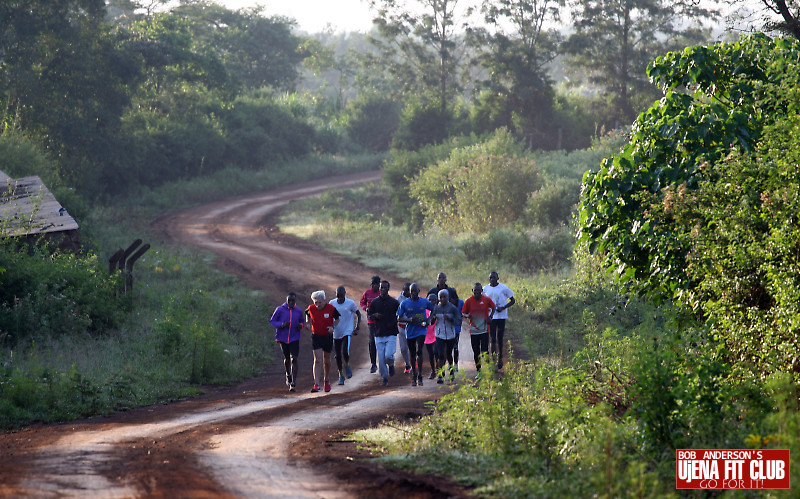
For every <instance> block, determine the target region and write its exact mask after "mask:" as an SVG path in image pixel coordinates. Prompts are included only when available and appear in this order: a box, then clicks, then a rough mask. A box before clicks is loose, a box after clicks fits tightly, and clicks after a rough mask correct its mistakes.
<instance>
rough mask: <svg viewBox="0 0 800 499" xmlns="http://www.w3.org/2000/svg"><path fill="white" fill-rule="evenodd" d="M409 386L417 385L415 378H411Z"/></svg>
mask: <svg viewBox="0 0 800 499" xmlns="http://www.w3.org/2000/svg"><path fill="white" fill-rule="evenodd" d="M411 386H417V378H412V379H411Z"/></svg>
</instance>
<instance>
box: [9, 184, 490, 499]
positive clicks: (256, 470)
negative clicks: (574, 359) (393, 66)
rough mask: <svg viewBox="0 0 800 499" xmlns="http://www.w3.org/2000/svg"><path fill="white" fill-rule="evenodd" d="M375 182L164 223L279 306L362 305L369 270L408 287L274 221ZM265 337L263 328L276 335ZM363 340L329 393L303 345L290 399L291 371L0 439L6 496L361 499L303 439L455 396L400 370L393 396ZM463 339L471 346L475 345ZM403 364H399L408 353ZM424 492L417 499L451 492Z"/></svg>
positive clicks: (255, 199) (226, 205)
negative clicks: (315, 295) (314, 377)
mask: <svg viewBox="0 0 800 499" xmlns="http://www.w3.org/2000/svg"><path fill="white" fill-rule="evenodd" d="M379 179H380V172H371V173H367V174H363V173H362V174H356V175H348V176H342V177H336V178H333V179H322V180H318V181H314V182H309V183H304V184H301V185H297V186H290V187H287V188H284V189H280V190H275V191H269V192H264V193H260V194H253V195H248V196H243V197H239V198H236V199H232V200H228V201H224V202H217V203H211V204H206V205H202V206H196V207H192V208H189V209H186V210H182V211H179V212H175V213H171V214H168V215H165V216H164V217H162V218H161V219H160V220H158V221H157V223H156V224H155V225H156V228H157V229H158V230H159V231H160V232H161V233H162V234H163V235H164V236H165V237H166V238H167V239H168V240H171V241H173V242H174V243H175V244H180V245H184V246H192V247H197V248H201V249H204V250H207V251H210V252H212V253H214V254H215V255H217V265H218V266H220V267H221V268H223V269H225V270H226V271H228V272H231V273H233V274H235V275H237V276H239V277H240V278H241V279H242V281H244V282H245V283H247V284H248V285H250V286H251V287H253V288H256V289H261V290H264V291H266V292H267V294H268V296H270V297H280V298H277V299H276V305H277V304H279V302H280V301H282V297H283V296H285V294H286V292H287V291H289V290H293V291H295V292H297V293H298V296H299V297H302V298H305V302H308V296H309V295H310V293H311V292H312V291H313V290H316V289H324V290H326V292H329V293H332V292H333V289H335V288H336V286H339V285H344V286H345V287H346V288H347V289H348V295H349V296H350V297H351V298H353V299H355V300H356V301H358V299H359V297H360V296H361V293H362V292H363V289H365V288H366V287H367V286H368V283H369V278H370V276H372V275H373V274H375V273H379V274H380V275H382V276H384V277H386V278H388V279H389V280H390V281H391V282H392V284H393V288H397V287H398V286H397V285H396V283H397V284H399V280H398V279H397V278H396V277H394V276H387V275H385V273H381V272H380V271H379V270H378V269H372V268H368V267H365V266H362V265H360V264H359V263H357V262H354V261H352V260H349V259H347V258H344V257H341V256H338V255H333V254H330V253H327V252H325V251H324V250H323V249H321V248H319V247H317V246H315V245H313V244H311V243H308V242H306V241H303V240H300V239H297V238H294V237H291V236H288V235H285V234H281V233H280V232H279V231H278V230H277V228H275V227H274V225H272V224H271V223H270V220H271V219H272V217H274V216H275V215H276V212H277V210H279V209H280V208H281V207H283V206H284V205H285V204H286V203H288V202H290V201H292V200H296V199H301V198H304V197H310V196H314V195H317V194H319V193H321V192H323V191H325V190H327V189H333V188H344V187H349V186H355V185H358V184H361V183H365V182H374V181H378V180H379ZM430 280H432V279H430ZM393 294H396V290H395V289H393ZM269 329H270V328H269V326H268V325H266V319H265V338H267V340H268V339H269V338H270V337H271V331H269ZM465 336H466V335H465ZM366 339H367V334H366V328H362V334H361V335H359V336H357V337H354V341H353V346H352V364H353V365H354V366H358V367H357V368H356V369H355V370H354V376H353V378H352V379H350V380H348V381H347V383H346V384H345V385H344V386H338V385H334V386H333V390H332V391H331V392H330V393H314V394H312V393H310V392H307V391H306V390H307V389H308V388H310V386H311V384H312V382H311V367H310V366H311V363H310V358H311V352H310V341H308V339H307V338H304V340H303V342H301V359H300V360H301V365H300V375H299V376H298V392H296V393H289V392H288V391H286V387H285V386H284V384H283V374H282V372H283V369H282V365H273V366H269V367H268V368H267V369H266V371H265V374H263V375H261V376H259V377H257V378H255V379H253V380H249V381H247V382H245V383H242V384H240V385H237V386H234V387H230V388H226V389H221V390H217V391H212V393H210V394H208V395H207V396H203V397H199V398H197V399H193V400H187V401H183V402H177V403H173V404H166V405H160V406H153V407H147V408H141V409H136V410H133V411H129V412H126V413H120V414H116V415H113V416H111V417H107V418H97V419H94V420H88V421H81V422H74V423H69V424H63V425H51V426H43V427H39V428H33V429H31V430H28V431H23V432H15V433H7V434H3V435H0V455H2V457H3V459H2V465H0V496H2V497H54V498H60V497H81V498H91V497H97V498H116V497H120V498H130V497H168V498H172V497H185V498H192V497H197V498H200V497H203V498H206V497H220V498H227V497H237V498H238V497H244V498H278V497H280V498H283V497H297V498H338V497H363V496H364V495H367V492H365V488H364V486H363V484H362V485H358V484H355V483H351V482H350V481H349V480H345V479H343V478H342V476H341V475H339V474H334V473H328V472H326V471H325V469H320V468H317V467H315V466H314V465H313V464H312V463H311V462H310V461H309V460H307V459H303V458H301V457H298V453H297V452H296V448H297V447H298V446H300V445H301V444H302V445H303V446H305V447H309V446H311V448H312V449H313V448H314V445H315V443H314V442H313V441H312V442H311V443H309V442H308V441H305V442H304V440H303V439H306V440H307V439H309V438H314V437H313V435H315V434H316V433H315V432H322V433H325V431H326V430H331V429H351V428H359V427H366V426H369V425H371V424H375V423H376V422H379V421H381V420H382V419H384V418H386V417H387V416H388V415H390V414H393V413H397V412H398V411H407V410H410V409H411V408H415V409H419V408H422V407H423V406H424V404H425V402H426V401H429V400H432V399H435V398H437V397H438V396H440V395H442V394H443V393H447V392H448V391H449V390H450V387H448V386H447V385H436V384H435V383H426V384H425V386H424V387H411V386H410V379H406V378H407V376H406V375H403V374H402V369H398V372H399V373H398V374H397V375H396V376H395V377H394V378H392V380H391V382H390V385H389V386H388V387H381V386H379V383H378V379H379V378H378V377H377V376H376V375H374V374H370V373H369V369H368V363H367V362H366V358H367V355H366V352H367V347H366ZM268 341H269V340H268ZM461 343H462V344H461V346H460V348H464V349H465V350H463V351H464V352H467V351H469V348H470V347H469V346H468V345H469V341H468V339H466V337H462V342H461ZM276 351H277V348H276ZM468 357H471V355H462V359H463V362H462V363H461V365H462V371H464V372H466V374H467V375H470V374H471V373H474V365H472V364H470V363H469V362H467V360H468ZM276 358H277V355H276ZM396 359H397V361H398V365H399V366H402V360H401V359H400V356H399V353H398V355H397V356H396ZM333 370H334V372H335V366H334V369H333ZM309 435H310V437H309ZM361 478H362V480H361V481H362V482H363V481H364V477H361ZM405 480H406V481H407V480H408V479H405ZM367 481H368V480H367ZM378 483H382V482H381V481H380V480H378ZM387 487H389V485H387ZM423 488H425V487H423ZM370 490H373V489H370ZM380 490H381V491H383V489H380ZM413 490H415V491H417V489H413ZM386 492H388V490H386ZM419 492H420V493H422V494H414V496H415V497H439V496H441V495H442V494H441V492H440V491H436V490H431V491H429V492H430V493H429V494H425V493H423V492H425V491H423V490H419ZM371 493H374V492H371ZM445 495H452V490H451V491H450V492H449V493H448V494H445Z"/></svg>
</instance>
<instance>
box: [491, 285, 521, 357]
mask: <svg viewBox="0 0 800 499" xmlns="http://www.w3.org/2000/svg"><path fill="white" fill-rule="evenodd" d="M498 279H499V276H498V275H497V272H495V271H492V272H491V273H490V274H489V285H488V286H486V287H485V288H483V294H484V295H486V296H488V297H489V298H491V300H492V301H493V302H494V304H495V309H494V315H493V316H492V322H491V323H490V324H489V342H490V344H491V347H490V350H491V353H492V357H496V359H497V368H498V369H502V368H503V335H504V334H505V331H506V319H508V307H510V306H512V305H514V303H516V302H515V300H514V292H513V291H511V290H510V289H509V288H508V286H506V285H505V284H503V283H501V282H498V281H497V280H498Z"/></svg>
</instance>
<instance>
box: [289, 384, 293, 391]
mask: <svg viewBox="0 0 800 499" xmlns="http://www.w3.org/2000/svg"><path fill="white" fill-rule="evenodd" d="M289 391H290V392H293V391H294V384H292V383H289Z"/></svg>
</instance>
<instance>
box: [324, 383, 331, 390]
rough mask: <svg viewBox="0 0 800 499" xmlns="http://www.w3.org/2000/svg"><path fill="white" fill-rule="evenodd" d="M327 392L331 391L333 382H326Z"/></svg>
mask: <svg viewBox="0 0 800 499" xmlns="http://www.w3.org/2000/svg"><path fill="white" fill-rule="evenodd" d="M325 391H326V392H329V391H331V382H330V381H326V382H325Z"/></svg>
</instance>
